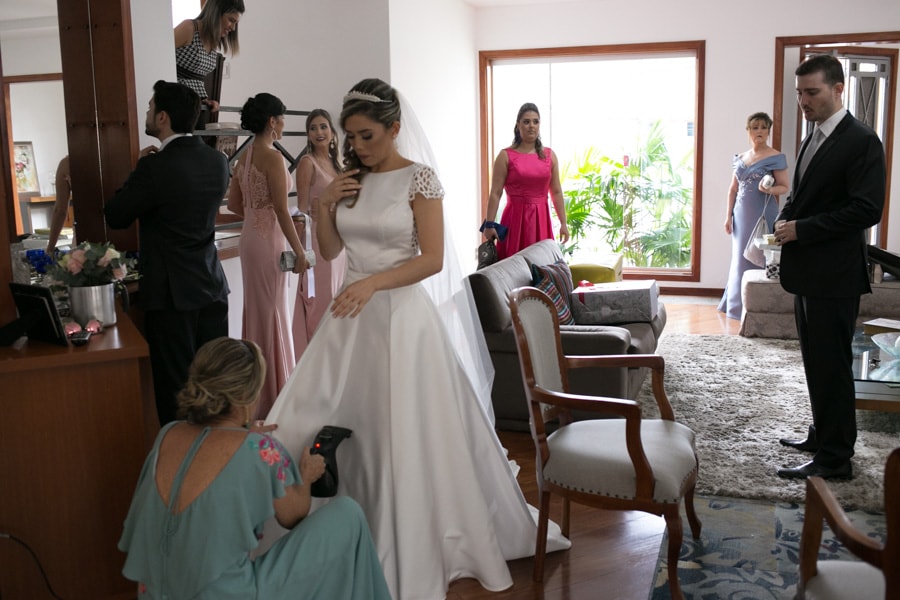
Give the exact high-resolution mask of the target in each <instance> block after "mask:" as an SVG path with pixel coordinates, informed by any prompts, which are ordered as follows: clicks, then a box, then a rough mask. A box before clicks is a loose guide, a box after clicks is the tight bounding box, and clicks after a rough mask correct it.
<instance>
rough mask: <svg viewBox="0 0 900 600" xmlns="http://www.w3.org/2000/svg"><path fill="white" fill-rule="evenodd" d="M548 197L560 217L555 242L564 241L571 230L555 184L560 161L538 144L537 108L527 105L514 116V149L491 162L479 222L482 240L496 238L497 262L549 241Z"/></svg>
mask: <svg viewBox="0 0 900 600" xmlns="http://www.w3.org/2000/svg"><path fill="white" fill-rule="evenodd" d="M504 190H506V206H505V208H504V209H503V216H502V217H501V218H500V226H499V227H498V226H497V225H498V224H497V223H495V220H496V218H497V210H498V209H499V207H500V196H501V194H502V193H503V191H504ZM548 193H549V195H550V198H552V200H553V208H554V210H555V211H556V216H557V218H558V219H559V239H560V241H561V242H563V243H565V242H568V241H569V227H568V225H567V224H566V204H565V200H564V199H563V194H562V185H561V184H560V182H559V161H558V160H557V159H556V154H555V153H554V152H553V150H551V149H550V148H545V147H544V146H543V144H542V143H541V115H540V112H538V107H537V106H535V105H534V104H532V103H531V102H526V103H525V104H523V105H522V106H521V108H519V114H518V115H517V116H516V124H515V127H513V143H512V145H511V146H510V147H509V148H504V149H503V150H501V151H500V154H498V155H497V158H496V160H494V170H493V174H492V175H491V192H490V195H489V196H488V205H487V219H485V221H484V223H482V224H481V231H482V233H483V234H484V239H486V240H490V239H496V240H497V258H498V260H502V259H504V258H506V257H507V256H512V255H513V254H515V253H516V252H518V251H519V250H522V249H523V248H527V247H528V246H530V245H532V244H534V243H536V242H539V241H541V240H548V239H550V240H552V239H553V225H552V223H551V222H550V209H549V207H548V206H547V194H548ZM507 230H508V231H507ZM501 232H502V233H501Z"/></svg>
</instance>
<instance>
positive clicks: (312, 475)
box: [119, 337, 390, 600]
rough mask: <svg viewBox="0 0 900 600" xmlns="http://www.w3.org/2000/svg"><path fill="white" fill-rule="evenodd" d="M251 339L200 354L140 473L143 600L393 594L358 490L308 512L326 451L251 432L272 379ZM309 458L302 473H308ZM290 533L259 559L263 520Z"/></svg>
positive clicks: (123, 543)
mask: <svg viewBox="0 0 900 600" xmlns="http://www.w3.org/2000/svg"><path fill="white" fill-rule="evenodd" d="M265 372H266V363H265V360H264V359H263V357H262V353H261V352H260V350H259V348H258V347H257V346H256V344H254V343H253V342H249V341H241V340H235V339H231V338H227V337H222V338H217V339H214V340H212V341H210V342H207V343H206V344H204V345H203V346H202V347H201V348H200V349H199V350H198V352H197V354H196V356H195V357H194V361H193V363H192V364H191V367H190V370H189V372H188V380H187V383H186V384H185V387H184V389H183V390H182V391H181V392H180V393H179V394H178V415H179V418H181V419H184V420H180V421H173V422H171V423H169V424H167V425H166V426H165V427H163V429H162V430H161V431H160V432H159V435H157V437H156V441H155V442H154V444H153V449H152V450H151V451H150V454H149V456H148V457H147V460H146V462H145V463H144V468H143V470H142V471H141V476H140V479H139V480H138V484H137V488H136V490H135V492H134V498H133V499H132V502H131V508H130V510H129V511H128V516H127V518H126V519H125V526H124V532H123V533H122V538H121V539H120V540H119V549H120V550H122V551H123V552H126V553H127V554H128V557H127V559H126V560H125V567H124V568H123V569H122V572H123V574H124V575H125V577H127V578H128V579H131V580H132V581H136V582H138V596H139V597H140V598H210V599H212V598H215V599H217V600H219V599H228V598H234V599H237V598H310V599H313V598H345V599H359V600H369V599H370V598H376V599H379V600H381V599H384V600H388V599H389V598H390V596H389V594H388V590H387V585H386V583H385V580H384V575H383V574H382V572H381V567H380V565H379V564H378V557H377V555H376V554H375V547H374V546H373V544H372V538H371V534H370V533H369V530H368V526H367V525H366V522H365V516H364V515H363V513H362V511H361V510H360V509H359V506H358V505H357V504H356V503H355V502H354V501H353V500H351V499H350V498H337V499H336V500H335V501H334V502H332V503H330V504H329V505H328V506H326V507H324V508H322V509H321V510H317V511H316V513H315V514H313V515H310V514H309V509H310V486H312V484H313V482H314V481H316V480H317V479H319V478H320V477H321V476H322V474H323V473H324V471H325V461H324V459H323V457H322V456H319V455H311V454H310V451H309V448H306V449H304V450H303V452H302V453H301V455H300V458H299V461H298V462H294V461H292V460H291V458H290V456H289V455H288V453H287V452H286V451H285V450H284V448H283V447H282V446H281V445H280V444H279V443H278V442H277V441H276V440H275V439H274V438H272V437H271V436H270V435H269V434H268V433H267V431H268V430H271V429H272V427H268V428H256V427H252V428H250V430H249V431H248V430H247V424H248V423H249V421H250V415H251V414H252V413H253V412H254V405H255V404H256V402H257V398H258V394H259V391H260V389H261V388H262V386H263V383H264V381H265ZM298 463H299V469H298ZM272 517H274V518H275V519H276V520H277V521H278V522H279V523H280V524H281V525H282V526H283V527H285V528H287V529H289V530H290V533H289V534H288V535H286V536H285V537H283V538H282V539H281V540H280V541H278V543H277V544H275V545H274V546H273V547H272V548H270V549H269V551H268V552H266V553H265V554H262V555H260V556H257V557H256V558H255V560H250V559H249V557H248V555H249V554H250V553H251V551H253V550H255V549H256V548H257V546H258V545H259V540H260V536H261V534H262V530H263V524H264V523H265V522H266V520H267V519H270V518H272Z"/></svg>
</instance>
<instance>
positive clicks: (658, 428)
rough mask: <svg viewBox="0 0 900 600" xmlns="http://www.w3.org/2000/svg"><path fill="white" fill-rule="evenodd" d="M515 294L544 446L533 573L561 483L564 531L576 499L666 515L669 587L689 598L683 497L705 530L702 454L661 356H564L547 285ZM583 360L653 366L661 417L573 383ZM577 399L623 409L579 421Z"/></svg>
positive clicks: (693, 521)
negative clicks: (668, 385) (683, 573)
mask: <svg viewBox="0 0 900 600" xmlns="http://www.w3.org/2000/svg"><path fill="white" fill-rule="evenodd" d="M509 303H510V309H511V312H512V321H513V327H514V330H515V337H516V346H517V348H518V352H519V361H520V364H521V367H522V378H523V380H524V384H525V394H526V398H527V400H528V404H529V408H530V426H531V436H532V438H533V440H534V444H535V449H536V451H537V460H536V466H537V483H538V490H539V494H540V501H539V505H540V506H539V517H538V533H537V541H536V544H535V554H534V580H535V581H538V582H539V581H543V576H544V555H545V553H546V544H547V521H548V511H549V508H550V494H551V493H554V494H559V495H560V496H562V498H563V518H562V532H563V534H564V535H566V536H568V535H569V503H570V501H575V502H578V503H580V504H586V505H588V506H595V507H598V508H603V509H612V510H640V511H644V512H648V513H651V514H655V515H661V516H662V517H664V518H665V520H666V528H667V530H668V535H669V542H668V555H667V557H668V571H669V588H670V591H671V595H672V598H678V599H680V598H683V595H682V592H681V586H680V585H679V583H678V558H679V555H680V552H681V541H682V524H681V516H680V507H681V500H682V498H683V499H684V503H685V509H686V512H687V517H688V522H689V523H690V527H691V533H692V534H693V536H694V538H695V539H697V538H699V537H700V527H701V524H700V521H699V519H698V518H697V514H696V512H695V511H694V487H695V485H696V482H697V472H698V469H699V463H698V460H697V454H696V452H695V449H694V432H693V431H691V430H690V429H689V428H688V427H686V426H684V425H682V424H680V423H676V422H675V415H674V412H673V410H672V406H671V405H670V404H669V400H668V398H667V397H666V393H665V390H664V389H663V371H664V361H663V358H662V357H661V356H658V355H655V354H628V355H604V356H565V355H563V353H562V345H561V343H560V335H559V318H558V316H557V312H556V309H555V308H554V306H553V303H552V302H551V300H550V298H549V297H547V295H546V294H544V293H543V292H541V291H539V290H537V289H535V288H531V287H523V288H518V289H516V290H514V291H513V292H512V294H511V295H510V300H509ZM581 367H647V368H649V369H650V370H651V376H652V384H653V393H654V396H655V399H656V403H657V405H658V406H659V410H660V414H661V415H662V418H660V419H642V418H641V407H640V405H639V404H638V403H637V402H634V401H633V400H626V399H619V398H606V397H600V396H586V395H576V394H571V393H569V384H568V372H569V369H575V368H581ZM573 409H578V410H586V411H593V412H597V413H600V414H601V415H605V416H609V415H618V416H619V417H624V418H600V419H592V420H583V421H573V419H572V416H571V411H572V410H573ZM598 416H599V415H598ZM554 420H558V423H559V427H558V429H556V430H555V431H554V432H553V433H552V434H549V435H548V434H547V428H546V424H547V423H548V422H550V421H554Z"/></svg>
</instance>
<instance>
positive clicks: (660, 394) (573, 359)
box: [566, 354, 675, 421]
mask: <svg viewBox="0 0 900 600" xmlns="http://www.w3.org/2000/svg"><path fill="white" fill-rule="evenodd" d="M566 365H567V366H568V367H569V368H570V369H584V368H588V367H594V368H598V367H629V368H631V367H646V368H648V369H650V375H651V381H650V383H651V385H652V387H653V398H654V400H656V405H657V406H658V407H659V414H660V418H661V419H663V420H665V421H674V420H675V411H674V410H673V409H672V404H671V403H670V402H669V397H668V396H667V395H666V390H665V387H664V386H663V377H664V375H665V368H666V361H665V359H664V358H663V357H662V356H660V355H658V354H607V355H603V356H566Z"/></svg>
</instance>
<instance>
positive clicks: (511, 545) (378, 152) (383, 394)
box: [266, 79, 569, 600]
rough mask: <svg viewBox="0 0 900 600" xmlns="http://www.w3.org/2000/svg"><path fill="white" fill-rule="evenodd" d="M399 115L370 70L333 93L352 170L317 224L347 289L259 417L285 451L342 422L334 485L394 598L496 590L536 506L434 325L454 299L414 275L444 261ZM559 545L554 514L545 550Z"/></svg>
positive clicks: (331, 193)
mask: <svg viewBox="0 0 900 600" xmlns="http://www.w3.org/2000/svg"><path fill="white" fill-rule="evenodd" d="M403 108H404V110H407V108H406V106H404V107H403ZM403 116H404V118H406V117H407V114H404V115H403ZM410 117H411V115H410ZM400 118H401V114H400V99H399V97H398V94H397V93H396V90H394V89H393V88H392V87H391V86H389V85H388V84H386V83H385V82H383V81H381V80H378V79H367V80H364V81H362V82H360V83H359V84H357V85H356V86H354V88H353V89H352V90H351V91H350V93H349V94H348V95H347V96H346V97H345V98H344V106H343V111H342V113H341V119H340V120H341V126H342V128H343V129H344V131H345V142H344V146H345V148H344V156H345V157H347V159H348V161H349V165H350V167H351V168H350V169H348V170H347V171H346V172H345V173H344V174H343V175H341V176H339V177H337V178H336V179H335V180H334V182H332V184H331V185H330V186H329V187H328V188H327V189H326V190H325V192H324V193H323V194H322V197H321V199H320V202H321V204H320V209H319V214H320V215H330V216H331V218H330V219H328V218H322V219H320V225H319V229H318V236H319V247H320V249H321V251H322V254H323V256H324V257H325V258H326V259H330V258H333V257H334V256H336V255H337V254H338V253H339V252H340V250H341V249H342V248H343V249H345V250H346V255H347V261H348V270H347V274H346V277H345V281H344V288H343V289H342V290H341V292H340V293H339V294H338V295H337V296H336V297H335V299H334V303H333V305H332V307H331V311H330V313H328V314H326V316H325V318H324V319H323V320H322V322H321V324H320V326H319V329H318V330H317V331H316V334H315V335H314V336H313V338H312V340H311V342H310V346H309V348H308V349H307V351H306V352H305V353H304V354H303V356H302V358H301V360H300V362H299V363H298V364H297V366H296V368H295V369H294V372H293V374H292V375H291V378H290V379H289V380H288V382H287V384H286V385H285V387H284V388H283V390H282V391H281V393H280V394H279V396H278V398H277V400H276V401H275V405H274V407H273V408H272V410H271V412H270V413H269V415H268V418H267V419H266V422H267V423H269V424H272V423H275V424H277V425H278V429H277V430H276V431H275V435H276V436H277V437H278V438H279V440H280V441H282V443H284V445H285V446H286V447H287V448H288V450H289V451H290V452H291V454H292V455H294V456H299V455H300V452H301V450H302V448H304V447H306V446H309V445H311V443H312V441H313V438H314V436H315V434H316V432H317V431H318V430H319V429H320V428H321V427H322V426H324V425H338V426H340V427H347V428H350V429H352V430H353V435H352V437H350V438H349V439H347V440H346V441H344V442H343V444H341V446H340V448H339V449H338V452H337V457H338V464H339V475H340V486H339V493H340V494H342V495H347V496H350V497H352V498H354V499H355V500H357V501H358V502H359V504H360V505H361V506H362V507H363V510H364V511H365V513H366V517H367V518H368V521H369V526H370V528H371V530H372V537H373V538H374V540H375V544H376V547H377V550H378V556H379V559H380V561H381V564H382V567H383V568H384V573H385V578H386V579H387V582H388V586H389V587H390V589H391V594H392V596H393V597H395V598H398V599H404V600H405V599H440V598H444V597H445V596H446V593H447V587H448V584H449V582H451V581H453V580H455V579H459V578H462V577H474V578H477V579H478V580H479V581H480V582H481V584H482V585H483V586H484V587H485V588H487V589H488V590H495V591H498V590H502V589H506V588H508V587H510V586H511V585H512V579H511V577H510V574H509V570H508V568H507V566H506V561H507V560H511V559H515V558H521V557H523V556H530V555H532V554H533V553H534V543H535V536H536V533H537V527H536V522H535V514H536V511H534V509H533V508H531V507H529V506H528V505H527V504H526V502H525V499H524V497H523V495H522V492H521V490H520V488H519V486H518V483H517V482H516V479H515V473H514V471H513V469H512V468H511V466H510V464H509V462H508V460H507V458H506V453H505V451H504V449H503V447H502V446H501V445H500V442H499V440H498V438H497V435H496V433H495V432H494V429H493V424H492V416H491V415H490V414H489V413H488V408H487V407H486V406H485V405H484V403H483V402H482V401H480V400H479V397H480V396H481V397H483V396H484V394H485V393H487V394H489V393H490V384H489V380H488V382H487V385H486V390H485V384H484V381H483V380H482V381H480V383H476V384H473V379H474V380H475V381H478V380H477V379H475V378H470V374H471V372H472V371H473V370H474V367H473V365H472V364H471V363H470V364H466V362H465V360H466V359H465V358H463V357H462V355H461V353H460V351H459V349H458V348H455V347H454V343H453V341H452V340H454V339H456V338H454V337H452V335H458V332H456V334H451V333H450V332H448V328H447V326H445V324H444V321H443V320H442V314H441V313H442V311H445V310H449V311H450V312H454V311H455V308H453V307H452V303H449V304H446V305H445V304H442V303H441V301H440V300H438V301H437V302H438V304H439V306H438V305H436V301H435V300H434V299H433V298H432V297H431V296H429V291H427V290H426V286H425V285H423V283H422V282H423V280H426V278H429V276H432V275H433V274H436V273H438V272H442V269H444V261H445V259H446V260H447V261H450V260H454V257H450V256H445V254H446V253H445V249H444V229H443V228H444V218H443V209H442V199H443V195H444V192H443V189H442V187H441V183H440V181H439V180H438V177H437V175H436V173H435V171H434V170H433V169H432V168H431V167H430V166H426V165H423V164H421V163H417V162H412V161H411V160H409V159H408V158H406V157H404V156H401V154H400V153H399V151H398V150H397V147H396V145H395V138H396V137H397V135H398V134H399V133H400V131H401V121H400ZM404 123H406V121H405V120H404ZM446 272H447V270H446V269H444V271H443V272H442V274H444V273H446ZM430 289H433V286H432V288H429V290H430ZM469 335H470V336H471V335H473V333H472V330H470V334H469ZM474 335H477V336H481V331H480V329H477V330H474ZM470 341H471V340H470ZM477 341H481V343H482V344H483V340H482V339H480V337H479V339H478V340H477ZM489 368H490V367H488V369H489ZM487 402H488V405H487V406H488V407H489V399H488V400H487ZM266 541H267V542H269V543H271V540H266ZM568 547H569V541H568V540H567V539H566V538H564V537H563V536H562V535H561V534H560V532H559V528H558V527H556V526H555V525H554V524H552V523H551V531H550V534H549V539H548V551H553V550H560V549H564V548H568Z"/></svg>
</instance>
